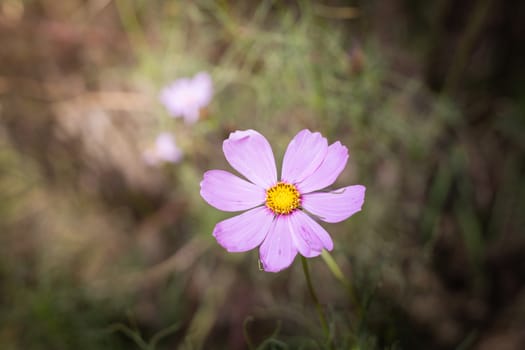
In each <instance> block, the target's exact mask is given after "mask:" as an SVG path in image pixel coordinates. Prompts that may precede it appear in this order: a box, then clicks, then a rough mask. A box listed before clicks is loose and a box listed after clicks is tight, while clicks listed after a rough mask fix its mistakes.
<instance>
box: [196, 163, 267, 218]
mask: <svg viewBox="0 0 525 350" xmlns="http://www.w3.org/2000/svg"><path fill="white" fill-rule="evenodd" d="M200 193H201V196H202V198H204V200H205V201H206V202H208V204H210V205H211V206H214V207H215V208H217V209H219V210H224V211H240V210H246V209H250V208H253V207H256V206H258V205H260V204H262V203H264V200H265V198H266V193H265V191H264V189H263V188H261V187H259V186H257V185H254V184H252V183H250V182H248V181H246V180H243V179H241V178H240V177H238V176H235V175H233V174H231V173H229V172H227V171H224V170H210V171H207V172H205V173H204V177H203V179H202V181H201V192H200Z"/></svg>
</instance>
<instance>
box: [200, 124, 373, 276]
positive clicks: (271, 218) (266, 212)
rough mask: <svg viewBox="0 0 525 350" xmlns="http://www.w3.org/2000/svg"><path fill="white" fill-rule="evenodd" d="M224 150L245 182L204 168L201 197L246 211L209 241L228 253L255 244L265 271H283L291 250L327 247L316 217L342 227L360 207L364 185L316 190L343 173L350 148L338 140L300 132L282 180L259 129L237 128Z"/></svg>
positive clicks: (306, 252)
mask: <svg viewBox="0 0 525 350" xmlns="http://www.w3.org/2000/svg"><path fill="white" fill-rule="evenodd" d="M222 148H223V151H224V155H225V156H226V159H227V160H228V162H229V163H230V165H231V166H232V167H233V168H234V169H235V170H237V171H238V172H239V173H240V174H242V175H243V176H244V177H245V178H246V179H247V180H248V181H246V180H244V179H242V178H240V177H238V176H236V175H233V174H231V173H229V172H227V171H223V170H210V171H207V172H206V173H205V174H204V178H203V180H202V181H201V183H200V186H201V191H200V193H201V196H202V197H203V198H204V200H205V201H206V202H208V203H209V204H210V205H212V206H214V207H215V208H217V209H219V210H223V211H231V212H235V211H242V210H247V211H246V212H244V213H242V214H240V215H237V216H234V217H232V218H229V219H226V220H224V221H221V222H219V223H218V224H217V225H216V226H215V228H214V230H213V236H214V237H215V238H216V239H217V241H218V243H219V244H220V245H221V246H223V247H224V248H226V250H228V251H230V252H244V251H248V250H251V249H253V248H255V247H257V246H259V245H260V249H259V255H260V259H261V262H262V265H263V267H264V270H265V271H271V272H277V271H280V270H282V269H285V268H287V267H288V266H290V265H291V264H292V262H293V260H294V258H295V256H296V255H297V253H300V254H301V255H303V256H304V257H307V258H311V257H315V256H318V255H319V254H321V252H322V250H323V249H327V250H332V248H333V242H332V239H331V238H330V235H329V234H328V232H326V230H325V229H324V228H323V227H322V226H321V225H319V224H318V223H317V221H316V220H315V219H314V218H316V219H319V220H322V221H325V222H329V223H334V222H340V221H343V220H345V219H347V218H348V217H350V216H351V215H353V214H354V213H356V212H358V211H360V210H361V207H362V205H363V202H364V197H365V187H364V186H362V185H354V186H347V187H343V188H340V189H337V190H333V191H323V192H319V190H322V189H325V188H326V187H328V186H330V185H332V184H333V183H334V182H335V180H336V179H337V177H338V176H339V174H340V173H341V172H342V171H343V169H344V167H345V166H346V162H347V160H348V149H347V148H346V147H345V146H343V145H341V143H340V142H335V143H333V144H331V145H328V142H327V140H326V138H324V137H323V136H322V135H321V134H320V133H318V132H315V133H312V132H311V131H309V130H302V131H300V132H299V133H298V134H297V135H296V136H295V137H294V138H293V139H292V141H291V142H290V144H289V145H288V148H287V150H286V153H285V155H284V159H283V166H282V172H281V178H280V180H277V170H276V167H275V160H274V156H273V152H272V149H271V146H270V144H269V143H268V141H267V140H266V138H265V137H264V136H263V135H261V134H260V133H258V132H257V131H255V130H244V131H235V132H233V133H231V134H230V137H229V138H228V139H227V140H225V141H224V143H223V147H222Z"/></svg>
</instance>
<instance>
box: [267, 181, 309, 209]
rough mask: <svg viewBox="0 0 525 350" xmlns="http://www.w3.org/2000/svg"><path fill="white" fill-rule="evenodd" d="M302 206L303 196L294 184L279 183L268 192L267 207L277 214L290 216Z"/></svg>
mask: <svg viewBox="0 0 525 350" xmlns="http://www.w3.org/2000/svg"><path fill="white" fill-rule="evenodd" d="M300 205H301V194H300V193H299V191H298V190H297V187H295V186H294V185H292V184H288V183H286V182H278V183H277V184H276V185H275V186H273V187H270V188H269V189H268V190H266V206H267V207H268V208H269V209H270V210H272V211H273V212H274V213H275V214H290V213H291V212H292V211H294V210H295V209H297V208H299V206H300Z"/></svg>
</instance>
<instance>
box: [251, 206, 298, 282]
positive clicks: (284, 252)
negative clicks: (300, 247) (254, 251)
mask: <svg viewBox="0 0 525 350" xmlns="http://www.w3.org/2000/svg"><path fill="white" fill-rule="evenodd" d="M288 221H289V216H287V215H280V216H278V217H277V218H276V219H275V220H274V224H273V225H272V227H271V228H270V232H269V233H268V235H267V236H266V239H265V240H264V242H263V244H261V248H260V249H259V253H260V258H261V262H262V265H263V268H264V271H269V272H278V271H281V270H283V269H285V268H287V267H288V266H290V265H291V264H292V262H293V260H294V259H295V256H296V255H297V248H296V247H295V245H294V243H293V240H292V234H291V232H290V228H289V222H288Z"/></svg>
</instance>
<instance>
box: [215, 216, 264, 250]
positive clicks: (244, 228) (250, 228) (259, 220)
mask: <svg viewBox="0 0 525 350" xmlns="http://www.w3.org/2000/svg"><path fill="white" fill-rule="evenodd" d="M272 221H273V214H272V213H271V212H270V211H269V210H268V209H266V208H265V207H259V208H255V209H252V210H249V211H247V212H245V213H242V214H240V215H237V216H234V217H232V218H229V219H226V220H224V221H221V222H219V223H218V224H217V225H215V228H214V229H213V236H214V237H215V238H216V239H217V242H218V243H219V244H220V245H221V246H223V247H224V248H225V249H226V250H227V251H229V252H245V251H248V250H250V249H253V248H255V247H257V246H258V245H259V244H261V242H262V241H263V240H264V237H266V235H267V234H268V231H269V230H270V226H271V224H272Z"/></svg>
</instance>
